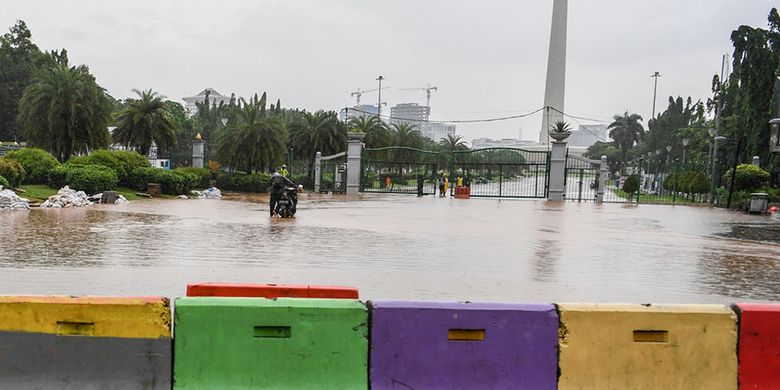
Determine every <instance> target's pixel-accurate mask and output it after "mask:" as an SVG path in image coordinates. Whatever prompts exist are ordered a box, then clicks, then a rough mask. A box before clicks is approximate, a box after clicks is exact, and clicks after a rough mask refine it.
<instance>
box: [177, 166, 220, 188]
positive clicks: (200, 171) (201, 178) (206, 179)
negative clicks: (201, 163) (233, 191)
mask: <svg viewBox="0 0 780 390" xmlns="http://www.w3.org/2000/svg"><path fill="white" fill-rule="evenodd" d="M174 172H181V173H189V174H192V175H195V177H197V178H198V180H197V181H196V182H195V186H194V187H195V188H209V187H211V186H212V184H211V181H212V179H213V178H214V175H213V174H212V173H211V171H210V170H209V169H208V168H190V167H183V168H176V169H174Z"/></svg>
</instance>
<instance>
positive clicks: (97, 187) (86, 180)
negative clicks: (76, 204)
mask: <svg viewBox="0 0 780 390" xmlns="http://www.w3.org/2000/svg"><path fill="white" fill-rule="evenodd" d="M117 184H119V178H118V177H117V174H116V172H115V171H114V170H113V169H111V168H109V167H107V166H104V165H97V164H92V165H79V164H70V163H68V164H63V165H60V166H58V167H56V168H54V169H52V170H51V171H50V172H49V185H50V186H51V187H53V188H62V187H64V186H66V185H67V186H69V187H70V188H71V189H74V190H77V191H84V192H86V193H88V194H94V193H97V192H102V191H108V190H113V189H115V188H116V186H117Z"/></svg>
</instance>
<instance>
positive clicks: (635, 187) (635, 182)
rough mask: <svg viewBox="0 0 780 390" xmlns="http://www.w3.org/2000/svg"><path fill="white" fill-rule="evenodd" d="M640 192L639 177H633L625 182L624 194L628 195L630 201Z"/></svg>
mask: <svg viewBox="0 0 780 390" xmlns="http://www.w3.org/2000/svg"><path fill="white" fill-rule="evenodd" d="M637 191H639V176H637V175H631V176H629V177H628V179H626V181H625V182H623V192H625V193H627V194H628V201H629V202H630V201H631V197H632V196H633V195H634V193H636V192H637Z"/></svg>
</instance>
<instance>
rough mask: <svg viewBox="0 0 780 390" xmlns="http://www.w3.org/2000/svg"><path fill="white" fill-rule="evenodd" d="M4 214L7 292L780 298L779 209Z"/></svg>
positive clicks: (233, 205)
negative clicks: (213, 288)
mask: <svg viewBox="0 0 780 390" xmlns="http://www.w3.org/2000/svg"><path fill="white" fill-rule="evenodd" d="M265 199H266V198H263V197H259V196H244V195H242V196H233V197H228V198H227V199H223V200H205V199H204V200H179V199H176V200H173V199H172V200H151V201H135V202H131V204H129V205H126V206H109V205H98V206H94V207H91V208H83V209H60V210H57V209H46V210H44V209H34V210H31V211H29V212H5V213H0V294H71V295H83V294H110V295H130V294H133V295H136V294H141V295H165V296H180V295H183V294H184V291H185V286H186V284H187V283H190V282H204V281H220V282H249V283H251V282H255V283H295V284H335V285H350V286H355V287H358V288H359V289H360V291H361V297H363V298H366V299H371V298H383V299H392V298H398V299H445V300H473V301H536V302H579V301H590V302H658V303H661V302H688V303H729V302H734V301H754V300H759V301H780V220H772V219H770V218H768V217H765V216H750V215H746V214H742V213H737V212H729V211H724V210H719V209H710V208H706V207H689V206H656V205H640V206H638V207H637V206H633V205H620V204H604V205H597V204H593V203H572V202H568V203H562V204H556V203H551V202H546V201H541V200H540V201H529V200H496V199H474V198H472V199H470V200H457V199H442V198H437V197H432V196H426V197H423V198H416V197H414V196H409V195H371V196H363V197H361V198H360V200H354V201H345V200H344V199H343V197H328V196H322V197H320V196H317V195H303V196H302V199H301V202H300V204H299V214H298V217H297V218H295V219H289V220H281V219H272V220H271V219H269V218H268V206H267V204H266V202H265Z"/></svg>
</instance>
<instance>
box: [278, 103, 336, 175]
mask: <svg viewBox="0 0 780 390" xmlns="http://www.w3.org/2000/svg"><path fill="white" fill-rule="evenodd" d="M277 104H279V102H278V101H277ZM276 107H278V106H276ZM272 111H273V110H272ZM277 112H280V111H277ZM289 129H290V147H291V148H293V150H294V151H295V154H296V155H298V156H304V157H305V159H306V161H307V162H308V172H307V174H308V177H312V174H313V171H314V155H315V154H316V153H317V152H321V153H322V155H323V156H329V155H332V154H335V153H339V152H343V151H344V150H345V148H346V146H347V129H346V125H344V123H342V122H341V121H339V119H338V116H337V115H336V113H335V112H333V111H317V112H315V113H313V114H312V113H309V112H303V113H300V114H299V115H297V118H296V120H293V121H292V122H291V123H290V124H289Z"/></svg>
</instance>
